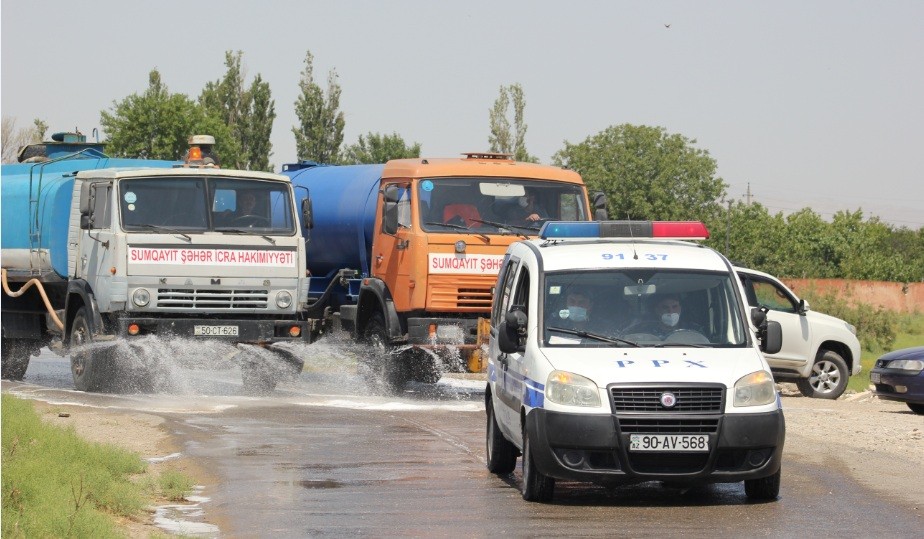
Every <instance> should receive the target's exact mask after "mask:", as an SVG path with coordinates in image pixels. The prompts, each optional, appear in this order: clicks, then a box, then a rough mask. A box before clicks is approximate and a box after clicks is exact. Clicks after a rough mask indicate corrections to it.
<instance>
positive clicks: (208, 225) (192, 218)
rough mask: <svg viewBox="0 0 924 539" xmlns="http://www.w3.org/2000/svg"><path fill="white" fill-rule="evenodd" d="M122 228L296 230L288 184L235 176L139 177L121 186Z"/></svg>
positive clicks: (285, 232) (239, 230) (269, 232)
mask: <svg viewBox="0 0 924 539" xmlns="http://www.w3.org/2000/svg"><path fill="white" fill-rule="evenodd" d="M119 201H120V206H121V216H122V226H123V228H124V229H125V230H138V231H142V230H143V231H147V232H150V231H151V230H152V228H151V225H153V226H155V227H163V232H164V233H170V231H171V230H172V231H183V232H204V231H208V230H214V231H219V232H221V231H227V232H233V233H236V234H241V233H244V234H259V235H266V234H285V235H291V234H294V233H295V226H294V219H293V215H292V202H291V198H290V195H289V186H288V185H287V184H283V183H279V182H271V181H260V180H248V179H234V178H201V177H182V178H176V177H171V178H137V179H127V180H122V182H121V183H120V185H119Z"/></svg>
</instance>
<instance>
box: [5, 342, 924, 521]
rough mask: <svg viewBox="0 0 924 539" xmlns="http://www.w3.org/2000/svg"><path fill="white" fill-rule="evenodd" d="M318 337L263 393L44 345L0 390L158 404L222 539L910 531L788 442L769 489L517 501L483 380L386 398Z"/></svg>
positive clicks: (909, 513) (515, 479) (887, 501)
mask: <svg viewBox="0 0 924 539" xmlns="http://www.w3.org/2000/svg"><path fill="white" fill-rule="evenodd" d="M318 350H320V351H321V352H322V353H320V354H318V353H317V351H318ZM318 350H314V351H312V357H319V358H320V359H317V360H315V361H312V362H310V363H309V365H308V367H307V368H306V372H305V373H303V375H302V377H301V379H299V380H297V381H294V382H292V383H286V384H283V385H281V386H280V388H279V389H278V390H277V391H276V392H275V393H273V394H272V395H270V396H267V397H250V396H246V395H244V394H243V392H242V389H241V386H240V378H239V375H240V372H239V370H235V369H231V370H227V371H204V372H203V371H196V372H190V373H186V374H183V375H182V377H183V379H182V381H177V380H174V381H173V382H174V383H173V384H171V386H172V387H173V392H169V393H163V394H156V395H139V394H127V395H95V394H85V393H80V392H76V391H74V390H73V383H72V381H71V378H70V371H69V364H68V362H67V360H66V358H57V357H55V356H53V355H51V354H50V353H45V354H43V355H42V356H41V357H39V358H33V363H32V364H31V365H30V368H29V371H28V372H27V375H26V379H25V380H24V382H22V383H17V382H8V381H4V382H3V390H4V392H9V393H13V394H18V395H20V396H24V397H29V398H36V399H40V400H45V401H51V402H70V403H77V404H83V405H89V406H97V407H111V408H114V409H124V410H132V411H143V412H145V413H151V414H156V415H158V416H161V417H164V418H165V419H166V420H167V425H168V427H169V429H170V430H171V431H172V432H173V434H175V435H176V436H177V437H178V439H179V440H180V441H181V444H182V446H183V448H184V449H183V452H184V455H185V456H186V457H189V458H192V459H195V460H196V461H197V463H199V464H200V465H201V466H203V467H204V468H206V469H208V470H209V471H210V472H211V473H213V474H214V476H215V477H217V478H218V480H217V482H216V484H212V485H207V486H206V489H205V491H203V492H202V493H201V495H202V496H204V497H205V498H206V499H208V500H209V501H208V502H207V503H205V504H204V505H203V509H204V511H205V512H204V515H203V516H202V517H201V519H202V520H203V521H206V522H210V523H212V524H216V525H217V526H218V527H219V529H220V532H219V533H218V535H221V536H226V537H238V536H244V537H255V536H269V535H274V536H282V537H306V536H376V537H380V536H401V537H407V536H412V537H445V536H462V537H485V536H492V535H499V534H503V535H511V536H531V537H546V536H556V537H562V536H568V537H575V536H639V535H641V536H647V535H667V536H675V535H684V536H716V535H721V536H730V535H735V536H743V535H747V536H774V537H779V536H784V537H790V536H792V537H795V536H804V535H807V534H811V535H813V536H817V537H843V536H845V535H852V536H857V537H868V536H888V537H891V536H902V537H912V536H920V533H921V530H922V529H924V520H922V516H921V515H922V510H921V507H912V506H909V505H908V504H907V502H902V501H899V500H896V499H893V498H890V497H886V496H884V495H883V494H881V493H876V492H873V491H871V490H868V489H866V488H864V487H863V486H861V485H860V484H858V483H857V482H855V481H853V480H852V479H851V477H850V476H849V474H848V472H847V471H845V470H839V469H836V468H834V469H832V467H831V466H832V465H831V464H830V463H832V462H837V459H836V458H830V459H824V460H825V461H826V462H827V465H825V466H819V464H818V463H817V462H811V463H809V462H803V461H800V460H798V459H796V458H794V457H793V456H792V455H791V454H790V453H786V454H785V456H784V462H783V466H784V468H783V484H782V489H781V497H780V499H779V500H778V501H776V502H771V503H750V502H748V500H747V498H746V497H745V495H744V489H743V485H740V484H734V485H711V486H708V487H703V488H697V489H690V490H678V489H669V488H662V487H661V486H660V485H658V484H654V483H648V484H643V485H637V486H632V487H624V488H619V489H614V490H605V489H603V488H599V487H594V486H588V485H584V484H568V483H559V484H558V485H557V486H556V492H555V499H554V501H553V502H552V503H550V504H534V503H527V502H525V501H523V500H522V498H521V497H520V493H519V484H520V476H519V471H517V472H515V473H514V474H511V475H509V476H506V477H497V476H494V475H493V474H491V473H489V472H488V471H487V470H486V468H485V460H484V422H485V414H484V404H483V399H484V391H483V384H484V382H483V381H478V380H470V379H455V378H447V377H444V379H443V380H442V381H441V382H440V383H439V384H437V385H435V386H427V385H413V386H410V387H409V388H408V390H407V391H406V392H405V393H403V394H402V395H399V396H386V395H383V394H381V392H378V391H377V388H375V387H372V388H370V387H368V386H366V385H365V384H364V383H363V381H362V379H361V378H360V377H359V376H357V375H356V374H355V368H353V367H350V366H349V364H350V363H349V361H348V358H347V359H345V357H346V356H345V355H342V354H341V352H340V351H338V350H337V348H336V347H326V348H325V347H323V346H322V347H321V348H319V349H318ZM347 355H348V354H347ZM175 372H180V371H175ZM792 439H793V436H790V437H789V439H788V440H787V441H788V442H790V440H792ZM818 450H819V451H830V452H832V453H836V448H818ZM833 456H834V455H832V457H833ZM922 473H924V472H922ZM921 488H922V498H924V485H922V487H921ZM922 504H924V499H922ZM204 534H205V535H216V534H215V533H214V532H211V533H210V532H207V531H206V532H204Z"/></svg>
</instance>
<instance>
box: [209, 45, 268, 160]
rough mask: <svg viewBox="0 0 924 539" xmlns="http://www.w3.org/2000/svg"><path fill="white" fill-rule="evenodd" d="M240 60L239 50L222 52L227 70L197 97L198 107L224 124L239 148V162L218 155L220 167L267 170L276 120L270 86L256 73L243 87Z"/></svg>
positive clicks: (243, 76)
mask: <svg viewBox="0 0 924 539" xmlns="http://www.w3.org/2000/svg"><path fill="white" fill-rule="evenodd" d="M242 57H243V53H242V52H241V51H237V52H236V53H235V52H231V51H227V52H225V67H227V71H226V72H225V75H224V77H223V78H221V79H219V80H217V81H214V82H209V83H208V84H206V85H205V88H204V89H203V90H202V93H201V94H200V95H199V104H200V105H201V106H203V107H204V108H205V109H206V110H207V111H209V113H210V114H214V115H217V116H218V117H220V118H221V119H222V120H223V121H224V122H225V124H226V125H227V126H228V128H229V129H230V131H231V133H232V136H233V137H234V139H235V140H236V141H237V144H238V146H239V147H240V153H239V154H238V159H237V160H236V161H234V162H231V161H229V160H228V159H226V158H224V156H221V154H219V156H220V157H222V165H223V166H225V167H230V168H239V169H248V170H270V164H269V157H270V155H271V154H272V144H271V143H270V135H271V134H272V126H273V120H274V119H275V118H276V111H275V102H274V101H273V99H272V93H271V91H270V88H269V83H266V82H264V81H263V79H262V77H261V76H260V75H259V74H258V75H257V76H256V77H255V79H254V81H253V83H251V85H250V87H249V88H247V89H245V88H244V78H245V75H244V70H243V68H242V67H241V59H242Z"/></svg>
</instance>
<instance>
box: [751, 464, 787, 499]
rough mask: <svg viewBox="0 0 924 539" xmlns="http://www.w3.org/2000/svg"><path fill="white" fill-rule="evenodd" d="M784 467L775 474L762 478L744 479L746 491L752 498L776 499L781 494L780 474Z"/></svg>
mask: <svg viewBox="0 0 924 539" xmlns="http://www.w3.org/2000/svg"><path fill="white" fill-rule="evenodd" d="M782 472H783V469H782V468H780V469H779V470H777V471H776V473H775V474H773V475H771V476H768V477H761V478H760V479H747V480H745V481H744V493H745V494H747V496H748V498H749V499H751V500H755V501H756V500H760V501H769V500H775V499H777V498H778V497H779V495H780V475H781V474H782Z"/></svg>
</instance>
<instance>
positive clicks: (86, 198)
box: [80, 181, 96, 215]
mask: <svg viewBox="0 0 924 539" xmlns="http://www.w3.org/2000/svg"><path fill="white" fill-rule="evenodd" d="M91 185H92V184H90V182H86V181H85V182H83V184H82V185H81V186H80V213H81V214H82V215H86V214H89V213H90V208H92V207H93V204H92V200H91V199H92V198H93V197H92V195H91V194H90V186H91ZM93 191H94V193H95V191H96V190H95V189H94V190H93Z"/></svg>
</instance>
